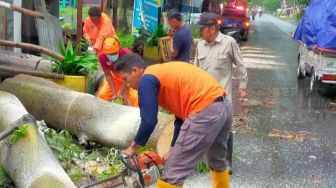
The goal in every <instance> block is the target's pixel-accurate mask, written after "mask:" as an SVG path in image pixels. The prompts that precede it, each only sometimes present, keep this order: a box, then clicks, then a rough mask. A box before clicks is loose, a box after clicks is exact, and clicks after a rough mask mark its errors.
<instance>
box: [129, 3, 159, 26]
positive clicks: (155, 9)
mask: <svg viewBox="0 0 336 188" xmlns="http://www.w3.org/2000/svg"><path fill="white" fill-rule="evenodd" d="M160 8H161V0H159V1H158V0H135V1H134V12H133V29H146V30H148V31H151V32H155V31H156V29H157V27H158V24H159V17H160V16H159V15H160Z"/></svg>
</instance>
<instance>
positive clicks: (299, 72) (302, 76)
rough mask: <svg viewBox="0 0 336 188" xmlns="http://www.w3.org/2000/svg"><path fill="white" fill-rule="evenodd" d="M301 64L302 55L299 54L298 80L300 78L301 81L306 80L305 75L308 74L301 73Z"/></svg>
mask: <svg viewBox="0 0 336 188" xmlns="http://www.w3.org/2000/svg"><path fill="white" fill-rule="evenodd" d="M300 62H301V55H300V53H299V54H298V66H297V78H298V79H299V80H301V79H304V78H305V74H306V73H303V72H302V71H301V67H300Z"/></svg>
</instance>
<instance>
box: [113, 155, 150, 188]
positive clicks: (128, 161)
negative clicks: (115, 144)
mask: <svg viewBox="0 0 336 188" xmlns="http://www.w3.org/2000/svg"><path fill="white" fill-rule="evenodd" d="M118 152H119V156H120V160H121V162H122V163H123V164H124V165H125V166H126V167H127V168H129V169H131V170H132V171H134V172H136V173H137V174H138V176H139V179H140V182H141V185H142V187H144V186H145V180H144V177H143V175H142V172H141V169H140V165H139V161H138V158H137V155H136V154H133V155H131V156H130V157H129V156H127V155H126V154H125V153H124V152H122V151H121V150H118ZM131 160H133V162H134V167H133V166H132V165H131Z"/></svg>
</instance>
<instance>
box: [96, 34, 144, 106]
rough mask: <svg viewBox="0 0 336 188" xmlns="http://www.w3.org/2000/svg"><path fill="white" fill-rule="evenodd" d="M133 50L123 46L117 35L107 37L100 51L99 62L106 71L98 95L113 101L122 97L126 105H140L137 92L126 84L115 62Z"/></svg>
mask: <svg viewBox="0 0 336 188" xmlns="http://www.w3.org/2000/svg"><path fill="white" fill-rule="evenodd" d="M131 53H132V51H131V50H129V49H127V48H121V46H120V42H119V40H118V39H117V38H116V37H109V38H106V39H105V40H104V42H103V50H102V52H98V59H99V63H100V65H101V67H102V69H103V71H104V75H105V79H104V82H103V85H102V86H101V87H100V88H99V90H98V92H97V94H96V95H97V97H98V98H100V99H103V100H107V101H113V100H114V99H115V98H116V97H120V98H121V99H122V100H123V101H124V103H125V104H126V105H129V106H138V99H137V98H138V97H137V92H136V91H135V90H133V89H131V88H128V87H127V86H126V84H124V82H123V80H122V78H121V76H120V75H119V74H118V73H117V72H116V71H115V69H114V64H115V62H117V60H118V59H119V58H121V57H123V56H125V55H127V54H131Z"/></svg>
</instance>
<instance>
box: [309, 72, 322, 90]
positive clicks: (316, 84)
mask: <svg viewBox="0 0 336 188" xmlns="http://www.w3.org/2000/svg"><path fill="white" fill-rule="evenodd" d="M321 84H322V83H321V82H320V81H319V80H317V78H316V73H315V70H314V68H312V70H311V76H310V88H309V89H310V94H311V95H317V94H318V93H319V91H320V88H321Z"/></svg>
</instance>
